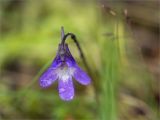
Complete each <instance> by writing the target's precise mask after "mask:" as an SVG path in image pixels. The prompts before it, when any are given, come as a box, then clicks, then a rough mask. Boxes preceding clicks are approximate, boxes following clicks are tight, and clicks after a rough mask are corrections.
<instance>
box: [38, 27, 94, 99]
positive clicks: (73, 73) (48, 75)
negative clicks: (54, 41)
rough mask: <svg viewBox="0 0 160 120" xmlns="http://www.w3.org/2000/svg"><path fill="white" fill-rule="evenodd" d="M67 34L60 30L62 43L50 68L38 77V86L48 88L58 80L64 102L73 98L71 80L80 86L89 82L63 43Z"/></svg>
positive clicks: (88, 78)
mask: <svg viewBox="0 0 160 120" xmlns="http://www.w3.org/2000/svg"><path fill="white" fill-rule="evenodd" d="M66 38H67V34H66V35H65V34H64V30H63V27H62V29H61V39H62V42H61V43H60V44H59V47H58V52H57V55H56V57H55V59H54V60H53V62H52V64H51V65H50V67H49V68H48V69H47V70H46V71H45V72H44V73H43V74H42V76H41V77H40V79H39V80H40V82H39V83H40V86H41V87H44V88H45V87H49V86H50V85H51V84H52V83H54V82H55V81H56V80H58V91H59V95H60V98H61V99H62V100H65V101H69V100H72V99H73V97H74V85H73V81H72V78H74V79H75V80H77V81H78V82H79V83H80V84H82V85H88V84H90V82H91V79H90V77H89V76H88V75H87V74H86V73H85V72H84V71H83V70H82V69H81V68H80V67H79V66H78V65H77V63H76V61H75V60H74V58H73V56H72V55H71V53H70V50H69V48H68V45H67V44H66V43H65V39H66Z"/></svg>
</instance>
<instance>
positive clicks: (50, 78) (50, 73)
mask: <svg viewBox="0 0 160 120" xmlns="http://www.w3.org/2000/svg"><path fill="white" fill-rule="evenodd" d="M57 78H58V77H57V74H56V69H53V68H48V69H47V70H46V71H45V72H44V73H43V74H42V76H41V77H40V79H39V80H40V82H39V83H40V86H41V87H49V86H50V85H51V84H52V83H53V82H54V81H56V79H57Z"/></svg>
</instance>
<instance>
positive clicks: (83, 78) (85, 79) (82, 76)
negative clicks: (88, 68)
mask: <svg viewBox="0 0 160 120" xmlns="http://www.w3.org/2000/svg"><path fill="white" fill-rule="evenodd" d="M74 68H75V72H74V75H73V76H74V78H75V79H76V80H77V81H78V82H79V83H80V84H82V85H88V84H90V82H91V78H90V77H89V76H88V75H87V73H85V72H84V71H83V70H82V69H81V68H80V67H79V66H78V65H76V66H75V67H74Z"/></svg>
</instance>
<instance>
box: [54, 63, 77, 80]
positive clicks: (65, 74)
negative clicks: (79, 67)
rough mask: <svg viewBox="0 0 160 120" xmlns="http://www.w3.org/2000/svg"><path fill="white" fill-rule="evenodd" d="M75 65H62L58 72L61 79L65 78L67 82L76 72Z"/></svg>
mask: <svg viewBox="0 0 160 120" xmlns="http://www.w3.org/2000/svg"><path fill="white" fill-rule="evenodd" d="M74 71H75V69H74V67H68V66H62V67H59V68H57V70H56V73H57V76H58V78H59V80H63V81H64V82H67V81H68V79H69V78H71V77H72V76H73V74H74Z"/></svg>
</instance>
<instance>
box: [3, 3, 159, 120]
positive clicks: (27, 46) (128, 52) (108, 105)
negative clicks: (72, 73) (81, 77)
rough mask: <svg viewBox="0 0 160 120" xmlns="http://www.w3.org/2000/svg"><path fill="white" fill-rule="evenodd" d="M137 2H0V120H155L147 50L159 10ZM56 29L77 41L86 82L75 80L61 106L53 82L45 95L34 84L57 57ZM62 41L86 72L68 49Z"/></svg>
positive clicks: (154, 86)
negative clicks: (70, 98)
mask: <svg viewBox="0 0 160 120" xmlns="http://www.w3.org/2000/svg"><path fill="white" fill-rule="evenodd" d="M133 3H134V2H133ZM140 4H141V5H144V7H140V8H139V7H138V6H137V3H136V2H135V3H134V4H132V3H130V2H127V1H126V2H120V1H119V2H112V1H105V0H102V1H91V0H89V1H85V0H76V1H74V0H0V119H57V120H61V119H65V120H99V119H102V120H117V119H120V120H135V119H136V120H146V119H148V120H156V119H157V118H158V114H159V111H158V110H159V106H158V105H159V96H160V92H159V89H158V86H157V85H158V82H157V81H158V79H157V78H158V77H157V78H156V76H157V75H158V76H159V68H157V67H156V65H157V61H158V60H159V57H156V55H157V54H158V52H157V51H156V50H157V49H158V48H156V47H155V46H154V47H153V48H154V49H153V51H152V52H153V55H152V52H151V53H150V51H149V50H148V49H146V46H147V47H148V46H149V45H150V44H151V46H153V45H154V44H155V43H154V41H151V40H152V39H154V40H156V36H157V26H156V25H157V24H158V21H157V20H156V18H157V16H158V14H156V13H155V11H156V10H157V9H156V8H158V7H157V6H156V4H155V2H146V3H145V2H143V1H142V2H140ZM133 5H135V6H136V7H135V6H133ZM131 6H132V7H131ZM148 6H149V7H148ZM153 6H154V7H153ZM134 7H135V8H137V9H134ZM138 8H139V9H140V10H139V9H138ZM138 10H139V11H141V13H139V11H138ZM150 11H152V13H153V14H149V13H150ZM143 13H144V14H143ZM141 14H143V15H144V17H142V16H143V15H142V16H141ZM148 14H149V15H151V17H148ZM151 18H152V19H151ZM142 21H143V22H142ZM61 26H64V29H65V31H66V32H73V33H74V34H76V35H77V39H78V41H79V43H80V45H81V47H82V50H83V51H84V54H85V57H86V60H87V62H88V64H89V67H90V71H87V72H88V73H89V74H90V76H91V78H92V84H91V85H89V86H81V85H79V84H77V83H76V82H75V89H76V90H75V91H76V95H75V99H74V100H73V101H71V102H64V101H61V100H60V98H59V96H58V92H57V83H54V84H53V85H52V87H50V88H47V89H42V88H40V87H39V83H38V77H39V76H40V75H41V73H42V72H43V71H44V70H45V69H46V68H47V67H48V66H49V65H50V63H51V62H52V60H53V58H54V57H55V55H56V51H57V48H58V44H59V42H60V28H61ZM142 28H143V29H142ZM144 29H145V30H144ZM147 30H148V31H147ZM152 34H154V35H153V36H154V37H150V36H152ZM146 35H148V36H147V37H145V36H146ZM149 35H150V36H149ZM137 36H138V38H137ZM150 41H151V43H150ZM67 43H68V44H69V47H70V49H71V53H72V54H73V56H74V57H75V59H76V61H77V62H78V64H80V66H82V68H83V69H85V66H84V65H83V63H82V60H81V58H80V57H79V53H78V50H77V48H76V47H75V45H74V43H73V42H72V41H71V39H69V40H67ZM154 50H155V51H154ZM148 54H149V57H147V59H146V57H145V56H148ZM153 58H154V61H153ZM158 65H159V64H158ZM85 70H86V69H85ZM157 73H158V74H157Z"/></svg>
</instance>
